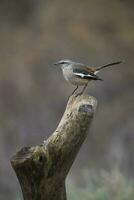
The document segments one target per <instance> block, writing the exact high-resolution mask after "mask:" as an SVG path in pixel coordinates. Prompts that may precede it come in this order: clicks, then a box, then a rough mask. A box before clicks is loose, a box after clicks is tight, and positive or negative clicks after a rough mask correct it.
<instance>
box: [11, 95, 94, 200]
mask: <svg viewBox="0 0 134 200" xmlns="http://www.w3.org/2000/svg"><path fill="white" fill-rule="evenodd" d="M96 107H97V101H96V99H95V98H94V97H91V96H88V95H79V96H75V95H73V96H71V97H70V98H69V101H68V104H67V107H66V110H65V113H64V115H63V117H62V119H61V121H60V123H59V125H58V127H57V129H56V130H55V131H54V133H53V134H52V135H51V136H50V137H49V138H48V140H47V141H45V142H44V143H43V144H42V145H38V146H35V147H24V148H22V149H21V150H20V151H19V152H18V153H17V154H16V155H15V156H13V157H12V159H11V164H12V167H13V168H14V170H15V172H16V175H17V177H18V179H19V182H20V185H21V188H22V192H23V197H24V200H66V189H65V179H66V176H67V174H68V172H69V170H70V168H71V166H72V164H73V161H74V159H75V157H76V155H77V153H78V151H79V149H80V147H81V145H82V143H83V141H84V140H85V138H86V136H87V130H88V128H89V127H90V125H91V122H92V119H93V115H94V112H95V110H96Z"/></svg>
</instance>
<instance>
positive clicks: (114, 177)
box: [67, 168, 134, 200]
mask: <svg viewBox="0 0 134 200" xmlns="http://www.w3.org/2000/svg"><path fill="white" fill-rule="evenodd" d="M84 176H85V181H86V184H85V185H84V186H83V187H79V186H78V187H77V186H76V185H75V184H74V183H73V182H72V181H71V180H69V181H68V182H67V195H68V200H133V199H134V181H130V180H128V178H126V177H125V176H124V175H123V174H122V173H121V172H120V171H119V170H118V168H115V169H113V170H112V171H111V172H106V171H103V172H102V173H101V175H100V176H98V177H96V176H95V175H93V176H92V175H91V176H90V175H89V174H88V172H87V171H85V172H84Z"/></svg>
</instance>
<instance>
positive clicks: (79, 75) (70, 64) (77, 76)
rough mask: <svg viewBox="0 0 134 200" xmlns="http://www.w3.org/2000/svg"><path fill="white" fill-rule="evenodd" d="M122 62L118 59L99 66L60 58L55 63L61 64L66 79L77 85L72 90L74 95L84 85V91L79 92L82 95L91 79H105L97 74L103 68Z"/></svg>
mask: <svg viewBox="0 0 134 200" xmlns="http://www.w3.org/2000/svg"><path fill="white" fill-rule="evenodd" d="M120 63H121V61H116V62H112V63H108V64H105V65H101V66H98V67H90V66H88V65H85V64H82V63H79V62H74V61H72V60H60V61H58V62H56V63H54V65H58V66H61V69H62V72H63V76H64V78H65V80H66V81H68V82H69V83H71V84H72V85H75V86H76V88H75V89H74V90H73V92H72V95H73V94H74V93H75V92H76V90H77V89H78V87H79V86H84V87H83V89H82V91H81V92H80V93H79V95H81V94H83V92H84V91H85V89H86V87H87V85H88V83H89V82H90V81H92V80H94V81H98V80H99V81H103V80H102V79H101V78H100V77H99V76H98V75H97V74H98V73H99V72H100V71H101V70H102V69H104V68H106V67H110V66H113V65H118V64H120Z"/></svg>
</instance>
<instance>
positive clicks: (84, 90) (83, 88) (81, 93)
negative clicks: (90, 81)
mask: <svg viewBox="0 0 134 200" xmlns="http://www.w3.org/2000/svg"><path fill="white" fill-rule="evenodd" d="M86 87H87V84H85V85H84V87H83V89H82V91H81V92H80V93H79V95H82V94H83V92H84V91H85V89H86Z"/></svg>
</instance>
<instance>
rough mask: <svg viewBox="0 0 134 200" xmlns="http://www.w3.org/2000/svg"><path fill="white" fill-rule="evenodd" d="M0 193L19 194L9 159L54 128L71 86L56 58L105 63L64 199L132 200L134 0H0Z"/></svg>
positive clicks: (93, 87)
mask: <svg viewBox="0 0 134 200" xmlns="http://www.w3.org/2000/svg"><path fill="white" fill-rule="evenodd" d="M0 24H1V25H0V200H7V199H10V200H18V199H22V195H21V190H20V186H19V183H18V181H17V178H16V175H15V173H14V171H13V169H12V168H11V164H10V158H11V156H12V155H14V154H15V153H16V151H18V150H19V149H21V148H22V147H24V146H33V145H36V144H40V143H42V141H43V140H44V139H47V138H48V137H49V136H50V135H51V134H52V132H53V131H54V130H55V128H56V127H57V125H58V123H59V121H60V118H61V116H62V114H63V112H64V109H65V106H66V103H67V100H68V97H69V95H70V94H71V92H72V91H73V89H74V87H73V86H71V85H69V84H68V83H67V82H66V81H65V80H64V78H63V77H62V73H61V70H60V68H58V67H54V66H53V63H54V62H56V61H58V60H60V59H72V60H74V61H78V62H82V63H85V64H90V65H91V66H99V65H102V64H107V63H109V62H113V61H118V60H122V61H123V63H122V64H121V65H118V66H115V67H113V68H112V67H111V68H109V69H105V70H104V71H103V72H101V74H100V77H101V78H102V79H104V81H103V82H99V81H98V82H92V83H91V84H90V85H89V86H88V89H87V90H86V93H88V94H90V95H93V96H95V97H96V98H97V99H98V103H99V106H98V110H97V113H96V115H95V118H94V121H93V124H92V128H91V130H90V132H89V135H88V138H87V139H86V141H85V143H84V145H83V146H82V148H81V150H80V152H79V154H78V156H77V159H76V161H75V163H74V165H73V167H72V169H71V171H70V174H69V176H68V179H67V195H68V199H70V200H75V199H78V200H81V199H83V200H107V199H108V200H113V199H114V200H133V199H134V156H133V155H134V131H133V130H134V120H133V119H134V117H133V114H134V67H133V66H134V59H133V57H134V1H132V0H127V1H125V0H113V1H111V0H101V1H99V0H83V1H81V0H77V1H76V0H68V1H62V0H55V1H50V0H38V1H35V0H23V1H22V0H12V1H10V0H0Z"/></svg>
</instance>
